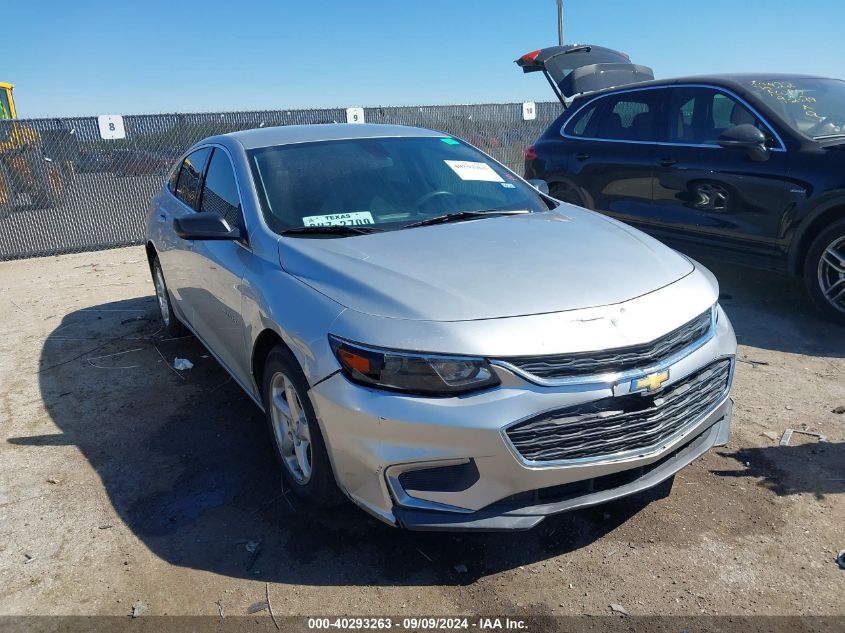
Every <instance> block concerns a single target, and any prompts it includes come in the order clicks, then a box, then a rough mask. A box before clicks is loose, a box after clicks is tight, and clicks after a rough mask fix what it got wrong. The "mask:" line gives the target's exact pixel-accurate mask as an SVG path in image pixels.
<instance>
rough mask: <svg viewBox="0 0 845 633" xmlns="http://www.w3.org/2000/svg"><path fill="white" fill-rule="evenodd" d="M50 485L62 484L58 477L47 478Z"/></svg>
mask: <svg viewBox="0 0 845 633" xmlns="http://www.w3.org/2000/svg"><path fill="white" fill-rule="evenodd" d="M47 483H48V484H60V483H62V480H61V479H57V478H56V477H47Z"/></svg>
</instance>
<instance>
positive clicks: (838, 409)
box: [832, 405, 845, 415]
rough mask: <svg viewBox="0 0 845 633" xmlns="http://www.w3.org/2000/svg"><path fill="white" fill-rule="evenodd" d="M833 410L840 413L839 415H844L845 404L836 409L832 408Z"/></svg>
mask: <svg viewBox="0 0 845 633" xmlns="http://www.w3.org/2000/svg"><path fill="white" fill-rule="evenodd" d="M832 412H833V413H838V414H839V415H842V414H843V413H845V406H841V405H840V406H838V407H836V408H835V409H832Z"/></svg>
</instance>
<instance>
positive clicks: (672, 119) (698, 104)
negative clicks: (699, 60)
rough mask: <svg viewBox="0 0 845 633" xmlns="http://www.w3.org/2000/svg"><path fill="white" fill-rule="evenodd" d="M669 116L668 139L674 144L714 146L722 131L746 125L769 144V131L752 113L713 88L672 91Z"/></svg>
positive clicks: (735, 100) (675, 89) (677, 89)
mask: <svg viewBox="0 0 845 633" xmlns="http://www.w3.org/2000/svg"><path fill="white" fill-rule="evenodd" d="M668 114H669V116H668V126H669V129H668V138H669V140H670V141H673V142H677V143H694V144H702V145H714V144H716V142H717V141H718V139H719V136H720V135H721V134H722V133H723V132H724V131H725V130H728V129H730V128H732V127H736V126H737V125H742V124H746V123H747V124H750V125H754V126H755V127H757V128H758V129H759V130H761V131H762V132H763V133H764V134H765V135H766V138H767V139H770V141H771V138H770V136H771V133H770V132H769V129H768V128H767V127H766V126H765V125H764V124H763V123H762V122H761V121H760V120H759V119H758V118H757V117H756V116H755V115H754V113H753V112H751V110H749V109H748V108H747V107H746V106H745V105H743V104H742V103H741V102H740V101H738V100H737V99H735V98H733V97H732V96H730V95H728V94H725V93H724V92H721V91H718V90H714V89H713V88H674V89H673V90H672V96H671V98H670V99H669V107H668ZM772 142H773V141H772Z"/></svg>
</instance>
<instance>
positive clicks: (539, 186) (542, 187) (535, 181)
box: [528, 178, 549, 195]
mask: <svg viewBox="0 0 845 633" xmlns="http://www.w3.org/2000/svg"><path fill="white" fill-rule="evenodd" d="M528 184H529V185H531V186H532V187H534V188H535V189H536V190H537V191H539V192H540V193H542V194H545V195H549V183H547V182H546V181H545V180H541V179H539V178H532V179H531V180H529V181H528Z"/></svg>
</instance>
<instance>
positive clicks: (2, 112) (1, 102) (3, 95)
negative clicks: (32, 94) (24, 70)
mask: <svg viewBox="0 0 845 633" xmlns="http://www.w3.org/2000/svg"><path fill="white" fill-rule="evenodd" d="M11 118H12V108H11V107H10V106H9V91H8V89H6V88H0V119H11Z"/></svg>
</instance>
